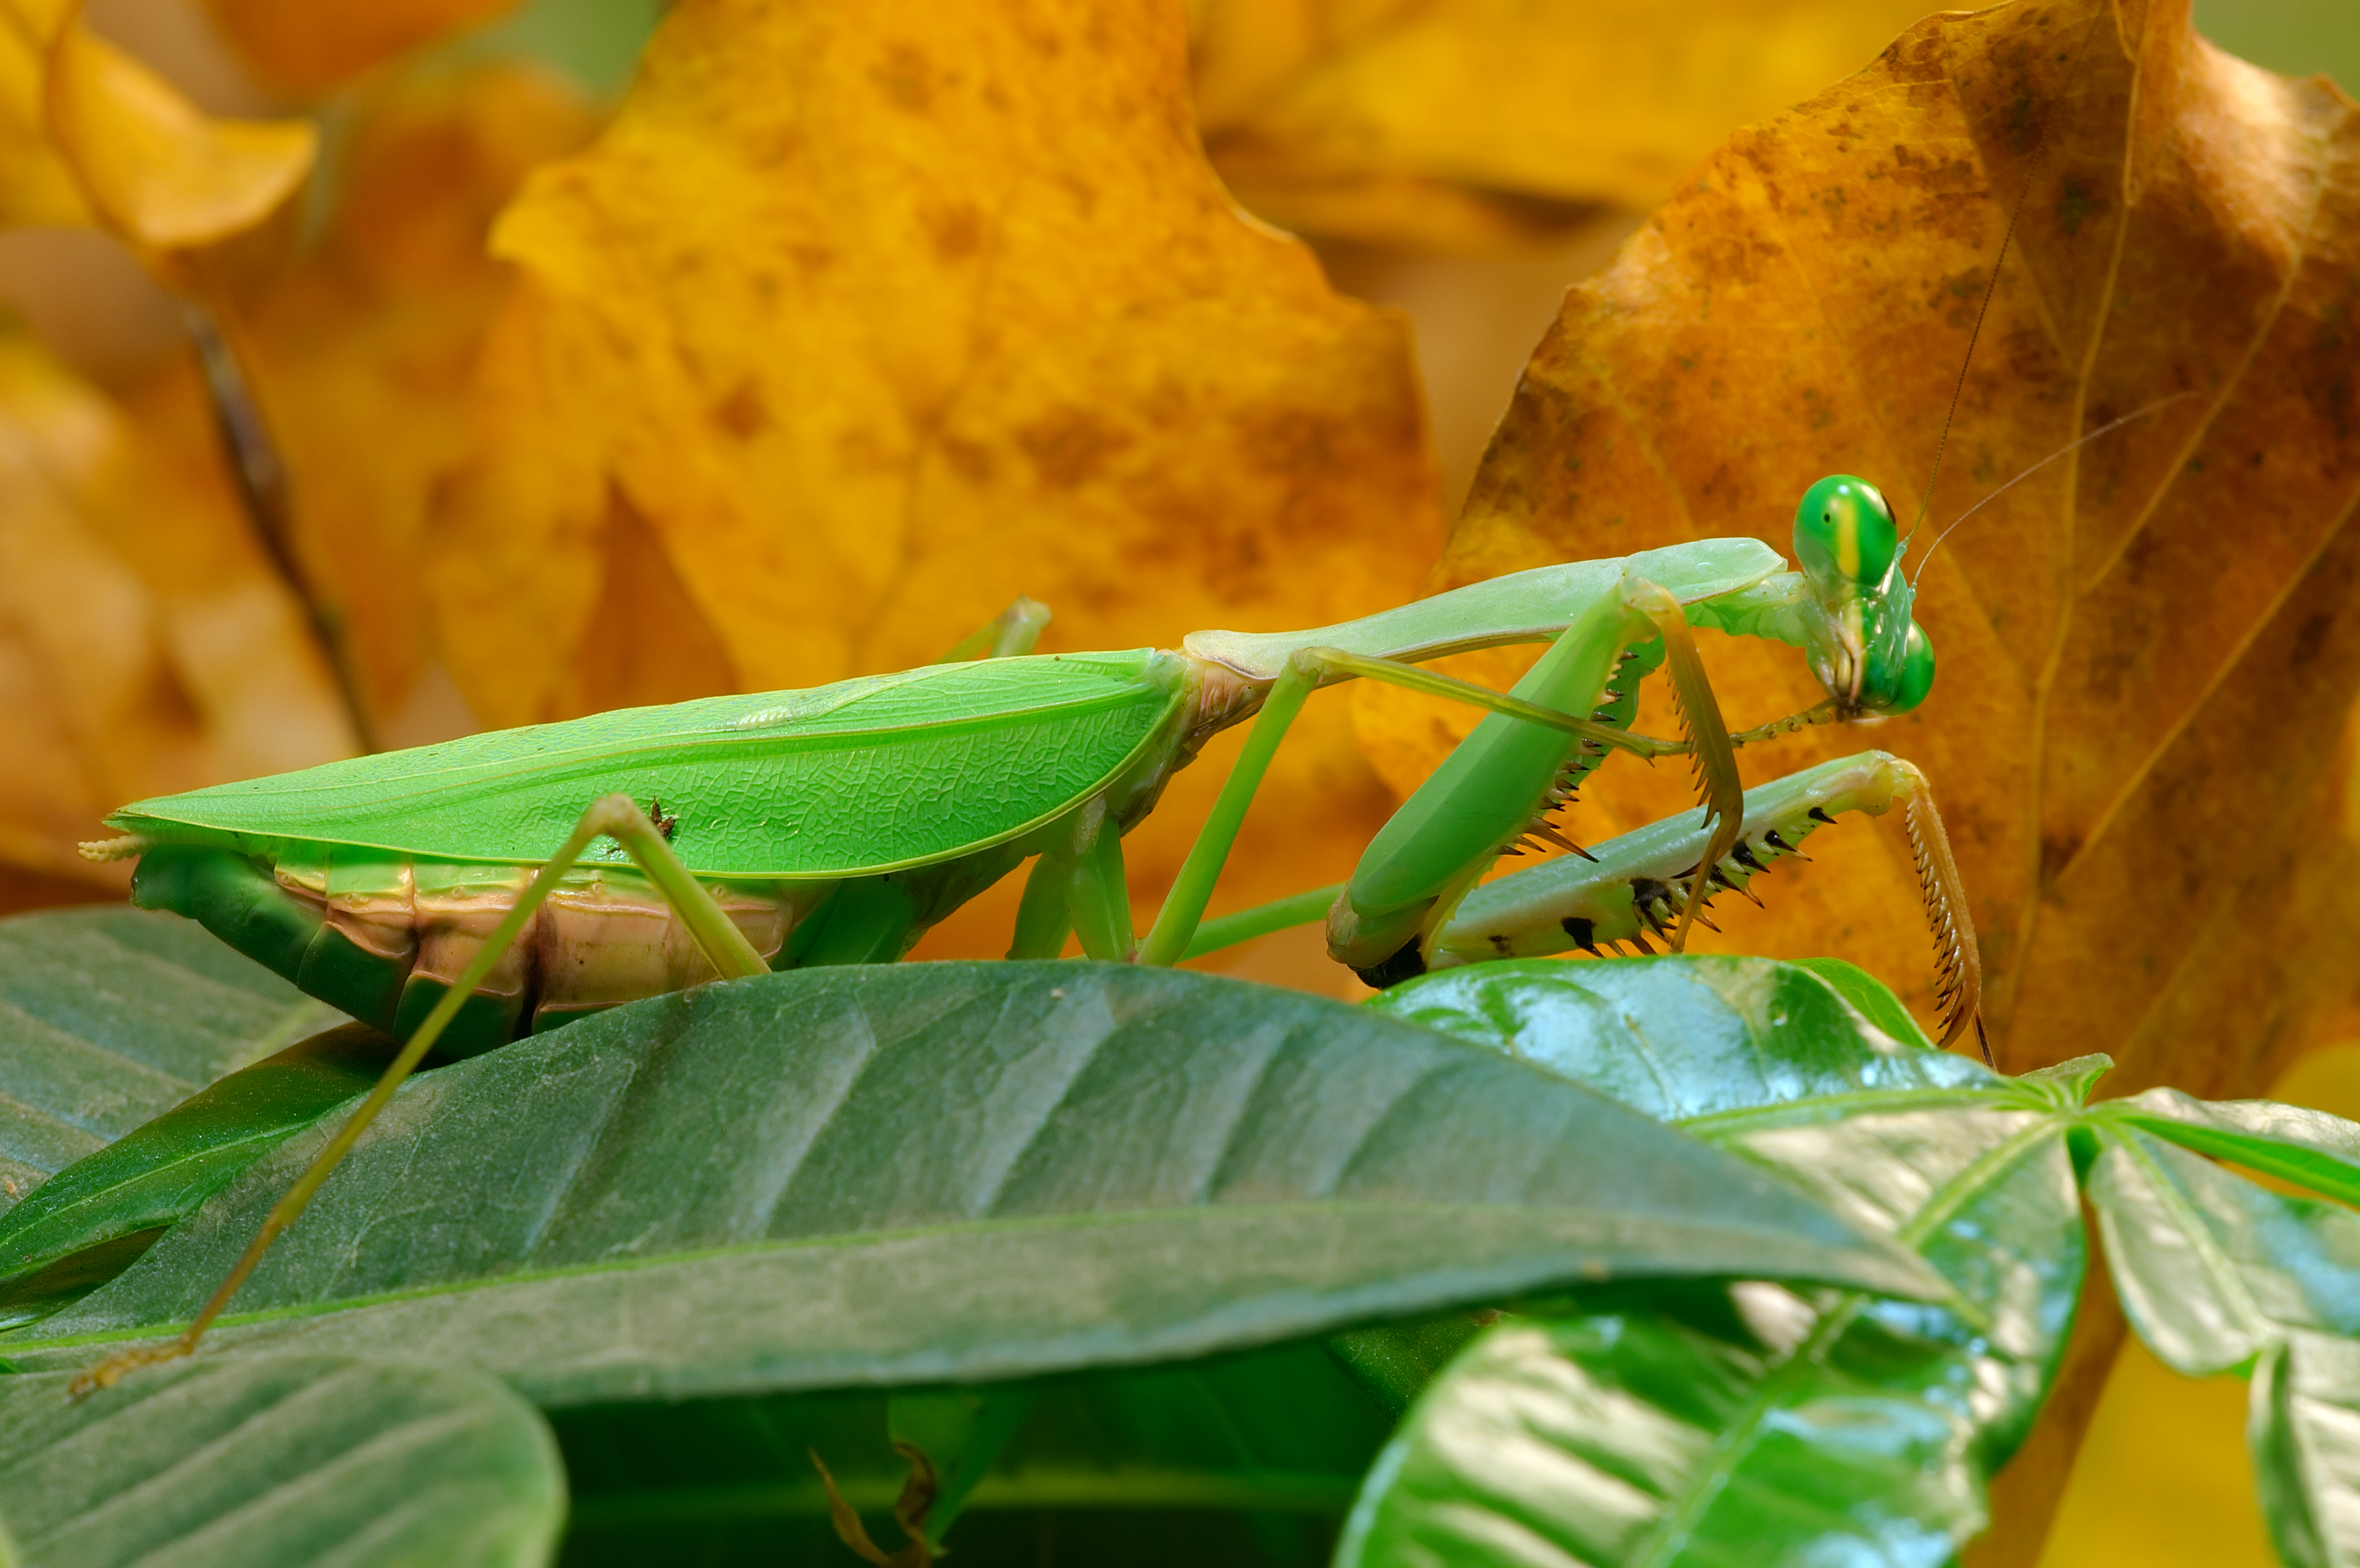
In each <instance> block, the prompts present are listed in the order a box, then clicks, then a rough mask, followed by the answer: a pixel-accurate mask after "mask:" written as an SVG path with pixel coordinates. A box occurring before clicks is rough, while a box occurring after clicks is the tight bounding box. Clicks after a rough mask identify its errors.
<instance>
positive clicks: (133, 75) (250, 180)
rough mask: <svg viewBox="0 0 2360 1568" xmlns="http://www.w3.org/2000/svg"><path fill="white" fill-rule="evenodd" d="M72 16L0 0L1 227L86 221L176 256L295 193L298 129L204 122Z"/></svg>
mask: <svg viewBox="0 0 2360 1568" xmlns="http://www.w3.org/2000/svg"><path fill="white" fill-rule="evenodd" d="M80 10H81V5H80V4H79V0H0V181H5V185H0V197H5V200H6V202H7V204H6V205H5V207H0V222H6V223H68V222H87V221H89V220H90V218H92V217H93V216H94V217H95V218H96V220H97V221H98V223H100V224H101V225H102V226H104V227H106V228H109V229H111V230H113V231H114V232H115V233H116V234H119V235H120V236H122V237H123V238H125V239H126V240H128V241H130V242H131V243H133V244H134V245H138V246H140V247H142V248H144V249H147V250H149V251H176V250H186V249H191V248H193V247H195V246H199V245H210V244H212V243H213V242H214V241H217V240H222V239H225V238H227V237H229V236H230V235H232V234H238V233H240V232H242V231H244V230H246V229H249V228H252V227H253V226H254V225H255V224H256V223H260V222H261V221H262V220H263V219H264V218H266V217H268V215H269V214H270V213H271V212H273V211H274V210H276V209H277V208H278V207H279V204H280V203H281V202H283V201H286V199H287V198H288V197H289V196H290V195H291V194H292V193H293V192H294V191H295V190H296V189H297V187H299V186H300V185H301V184H302V182H303V179H304V177H305V176H306V175H307V174H309V173H310V172H311V158H312V156H313V153H314V151H315V149H316V146H317V142H318V136H317V133H316V132H314V131H313V129H312V128H311V125H310V124H309V122H306V121H300V120H280V121H261V120H226V119H216V118H213V116H210V115H208V114H204V113H202V111H201V110H199V109H198V108H197V107H196V106H195V105H194V104H192V103H190V102H189V101H188V100H187V99H186V98H185V97H183V96H182V95H181V93H180V91H179V90H178V89H177V88H175V87H173V86H172V85H171V84H170V83H169V82H166V81H165V80H164V79H163V78H162V77H161V76H158V74H157V73H156V72H155V71H151V70H149V69H148V68H147V66H145V65H143V64H141V63H140V62H139V61H137V60H134V59H132V58H131V57H130V56H129V55H126V54H125V53H124V52H123V51H122V50H121V49H116V48H115V46H114V45H113V44H110V43H108V42H107V41H106V40H105V39H104V38H94V37H93V36H92V35H91V34H90V33H88V32H86V31H85V30H83V28H82V26H81V24H80V23H79V21H78V20H77V19H76V18H77V16H78V13H79V12H80ZM52 160H54V162H53V161H52Z"/></svg>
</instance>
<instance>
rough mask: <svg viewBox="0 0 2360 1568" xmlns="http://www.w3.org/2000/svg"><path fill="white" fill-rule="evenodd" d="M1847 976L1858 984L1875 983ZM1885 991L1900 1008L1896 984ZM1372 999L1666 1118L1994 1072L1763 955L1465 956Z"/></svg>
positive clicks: (1977, 1082)
mask: <svg viewBox="0 0 2360 1568" xmlns="http://www.w3.org/2000/svg"><path fill="white" fill-rule="evenodd" d="M1845 967H1846V968H1847V969H1849V968H1850V966H1849V965H1846V966H1845ZM1852 973H1853V974H1854V975H1858V976H1859V977H1858V980H1857V981H1856V982H1850V983H1851V984H1852V985H1855V986H1857V985H1874V982H1873V981H1870V980H1869V979H1868V977H1867V976H1866V975H1859V972H1858V971H1852ZM1887 1000H1888V1001H1889V1002H1891V1007H1892V1008H1894V1009H1897V1008H1898V1007H1900V1003H1898V1002H1897V1001H1891V997H1890V994H1889V993H1887ZM1367 1006H1368V1007H1371V1009H1373V1010H1379V1011H1382V1012H1385V1013H1389V1014H1391V1015H1392V1016H1393V1017H1395V1018H1406V1019H1409V1020H1412V1021H1414V1022H1416V1023H1422V1024H1425V1025H1426V1026H1427V1027H1428V1028H1430V1029H1441V1030H1443V1031H1444V1032H1446V1033H1448V1034H1453V1035H1456V1036H1458V1037H1459V1039H1461V1040H1473V1041H1476V1042H1477V1043H1479V1044H1483V1045H1489V1046H1491V1047H1492V1048H1494V1049H1495V1050H1500V1051H1506V1052H1508V1053H1509V1054H1510V1055H1513V1056H1517V1057H1520V1058H1522V1059H1524V1061H1527V1062H1533V1063H1535V1065H1538V1066H1542V1067H1546V1068H1547V1069H1549V1070H1550V1071H1551V1072H1553V1073H1558V1074H1560V1075H1561V1076H1564V1077H1567V1078H1570V1079H1572V1080H1574V1081H1575V1082H1576V1083H1586V1084H1588V1085H1589V1086H1590V1087H1591V1088H1593V1089H1595V1090H1597V1091H1598V1092H1599V1093H1601V1094H1611V1095H1612V1096H1613V1097H1614V1098H1616V1099H1618V1100H1621V1101H1622V1103H1623V1104H1625V1105H1632V1106H1635V1107H1636V1108H1638V1109H1640V1110H1643V1111H1645V1112H1646V1113H1647V1114H1648V1115H1650V1116H1660V1117H1663V1118H1664V1119H1666V1120H1678V1119H1680V1118H1684V1117H1694V1116H1707V1115H1710V1114H1712V1113H1715V1112H1719V1111H1726V1110H1732V1109H1738V1108H1743V1107H1749V1106H1756V1105H1786V1104H1790V1103H1792V1102H1795V1101H1797V1100H1801V1099H1808V1098H1811V1097H1814V1096H1819V1095H1828V1094H1849V1093H1852V1092H1855V1091H1858V1090H1862V1089H1872V1088H1879V1089H1900V1090H1914V1089H1925V1088H1937V1089H1947V1088H1953V1087H1961V1086H1983V1085H1988V1084H1992V1083H1997V1082H1999V1080H1998V1079H1997V1077H1996V1075H1994V1074H1993V1073H1990V1072H1989V1071H1987V1070H1986V1069H1985V1068H1983V1066H1982V1065H1981V1064H1979V1063H1977V1062H1970V1061H1968V1060H1967V1059H1966V1058H1964V1057H1960V1056H1950V1055H1946V1054H1943V1053H1941V1052H1939V1051H1926V1050H1917V1049H1913V1048H1912V1047H1910V1046H1909V1045H1907V1044H1906V1043H1904V1042H1903V1041H1902V1040H1896V1039H1895V1038H1894V1037H1893V1036H1892V1035H1890V1034H1887V1033H1885V1031H1884V1030H1882V1029H1879V1028H1877V1026H1876V1025H1875V1024H1874V1023H1873V1022H1871V1021H1870V1019H1869V1018H1867V1017H1865V1016H1864V1015H1863V1013H1862V1012H1861V1010H1860V1009H1859V1008H1857V1007H1854V1006H1853V1005H1852V1003H1851V1002H1850V1001H1849V1000H1847V999H1846V997H1845V996H1844V994H1843V993H1842V992H1841V991H1840V990H1839V989H1838V988H1837V987H1836V986H1835V985H1832V984H1830V981H1829V980H1828V978H1827V977H1826V976H1825V975H1821V974H1819V973H1815V972H1813V971H1811V970H1808V969H1805V968H1803V967H1801V966H1799V965H1797V964H1780V963H1777V962H1775V961H1774V960H1771V959H1766V958H1734V957H1720V956H1712V957H1693V958H1674V957H1657V958H1609V959H1598V960H1593V961H1590V962H1585V963H1580V964H1568V963H1566V962H1564V961H1563V960H1561V959H1525V960H1519V961H1512V962H1506V963H1500V964H1470V965H1469V966H1468V967H1466V968H1464V969H1450V970H1444V971H1442V972H1440V973H1438V974H1434V975H1423V976H1421V977H1419V978H1418V979H1415V980H1412V981H1409V982H1407V983H1405V984H1404V985H1397V986H1395V987H1393V989H1392V990H1391V991H1388V992H1386V993H1385V994H1384V995H1383V996H1378V997H1374V998H1371V1000H1370V1002H1369V1003H1368V1004H1367ZM1879 1010H1881V1011H1882V1010H1886V1009H1882V1008H1880V1009H1879ZM1920 1038H1922V1036H1921V1037H1920Z"/></svg>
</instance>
